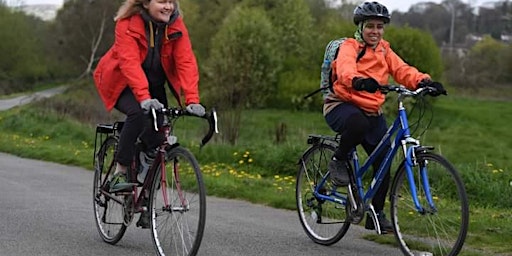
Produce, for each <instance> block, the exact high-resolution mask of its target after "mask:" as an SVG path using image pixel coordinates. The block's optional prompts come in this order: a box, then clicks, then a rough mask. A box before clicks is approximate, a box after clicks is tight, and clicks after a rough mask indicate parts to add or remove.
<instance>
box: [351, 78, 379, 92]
mask: <svg viewBox="0 0 512 256" xmlns="http://www.w3.org/2000/svg"><path fill="white" fill-rule="evenodd" d="M352 87H353V88H354V89H355V90H356V91H367V92H371V93H374V92H376V91H377V90H378V89H379V87H380V85H379V83H378V82H377V80H375V79H373V78H360V77H354V79H352Z"/></svg>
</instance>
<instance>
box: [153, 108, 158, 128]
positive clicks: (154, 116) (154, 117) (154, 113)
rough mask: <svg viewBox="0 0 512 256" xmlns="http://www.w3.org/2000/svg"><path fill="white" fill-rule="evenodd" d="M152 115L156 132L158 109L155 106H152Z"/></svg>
mask: <svg viewBox="0 0 512 256" xmlns="http://www.w3.org/2000/svg"><path fill="white" fill-rule="evenodd" d="M151 115H152V116H153V127H154V128H155V132H158V124H157V122H156V110H155V108H151Z"/></svg>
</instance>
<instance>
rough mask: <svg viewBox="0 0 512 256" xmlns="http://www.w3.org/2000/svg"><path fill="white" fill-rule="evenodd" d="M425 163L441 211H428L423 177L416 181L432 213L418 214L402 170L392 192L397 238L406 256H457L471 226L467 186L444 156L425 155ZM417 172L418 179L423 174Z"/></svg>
mask: <svg viewBox="0 0 512 256" xmlns="http://www.w3.org/2000/svg"><path fill="white" fill-rule="evenodd" d="M421 159H422V160H428V161H427V163H428V164H427V170H428V177H429V185H430V188H429V189H430V191H431V193H432V198H433V200H434V204H435V207H436V209H437V211H435V212H431V211H429V210H428V209H430V206H429V203H428V202H427V196H426V194H425V189H424V188H423V186H422V184H423V183H422V179H421V178H420V175H418V177H417V179H416V181H415V182H416V187H417V193H418V200H419V203H420V205H421V206H422V207H423V208H425V209H427V210H428V211H426V212H425V213H421V212H418V211H417V209H416V207H415V205H414V202H413V199H412V198H411V191H410V187H409V183H408V182H407V180H406V178H405V168H404V167H403V166H402V168H401V169H400V170H399V171H398V172H397V176H396V178H395V181H394V182H393V186H392V189H391V206H392V207H391V211H392V218H393V222H394V224H395V225H396V226H397V227H396V228H397V232H396V236H397V238H398V240H399V243H400V246H401V248H402V251H403V252H404V253H405V254H406V255H414V252H417V251H420V252H428V253H430V254H433V255H441V256H444V255H457V254H458V253H459V252H460V250H461V248H462V246H463V244H464V240H465V237H466V233H467V225H468V222H469V210H468V202H467V196H466V193H465V190H464V186H463V184H462V181H461V180H460V177H459V176H458V174H457V172H456V170H455V169H453V167H452V166H451V165H450V164H449V163H448V162H447V161H446V160H445V159H444V158H442V157H441V156H438V155H435V154H430V153H425V154H423V155H421ZM417 169H418V167H415V168H413V172H414V173H415V174H416V175H417V174H418V173H419V171H418V170H417Z"/></svg>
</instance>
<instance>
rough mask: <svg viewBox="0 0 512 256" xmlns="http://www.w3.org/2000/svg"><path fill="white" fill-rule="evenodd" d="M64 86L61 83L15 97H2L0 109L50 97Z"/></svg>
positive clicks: (63, 88)
mask: <svg viewBox="0 0 512 256" xmlns="http://www.w3.org/2000/svg"><path fill="white" fill-rule="evenodd" d="M66 88H67V87H66V86H64V85H63V86H59V87H54V88H50V89H46V90H43V91H39V92H35V93H32V94H28V95H22V96H18V97H15V98H10V99H2V100H0V111H2V110H7V109H10V108H13V107H16V106H20V105H23V104H27V103H29V102H32V101H34V100H38V99H43V98H48V97H51V96H53V95H55V94H58V93H61V92H63V91H64V90H65V89H66Z"/></svg>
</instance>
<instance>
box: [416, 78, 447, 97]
mask: <svg viewBox="0 0 512 256" xmlns="http://www.w3.org/2000/svg"><path fill="white" fill-rule="evenodd" d="M418 87H419V88H423V87H431V88H434V89H435V90H431V91H430V92H429V93H428V94H429V95H430V96H433V97H437V96H439V95H441V94H444V95H448V93H446V90H445V89H444V87H443V84H441V83H439V82H433V81H431V80H423V81H421V82H420V83H419V84H418Z"/></svg>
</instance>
